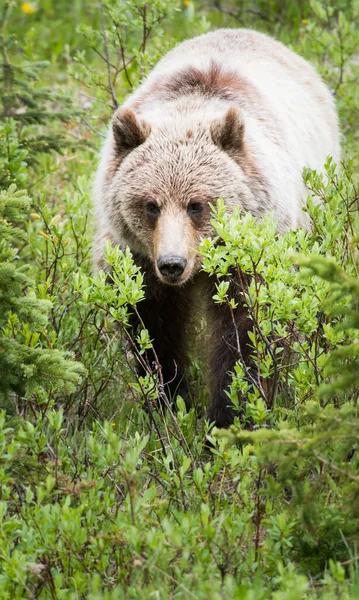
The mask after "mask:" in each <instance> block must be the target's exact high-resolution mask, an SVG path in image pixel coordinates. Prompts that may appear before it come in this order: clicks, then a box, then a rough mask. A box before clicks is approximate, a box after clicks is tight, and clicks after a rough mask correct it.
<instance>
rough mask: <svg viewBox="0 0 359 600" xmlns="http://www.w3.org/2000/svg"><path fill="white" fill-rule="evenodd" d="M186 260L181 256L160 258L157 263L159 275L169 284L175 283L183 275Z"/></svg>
mask: <svg viewBox="0 0 359 600" xmlns="http://www.w3.org/2000/svg"><path fill="white" fill-rule="evenodd" d="M186 265H187V260H186V259H185V258H182V256H162V257H161V258H159V259H158V261H157V267H158V270H159V272H160V273H161V275H163V277H165V278H166V279H167V280H168V282H169V283H175V282H176V281H178V279H179V278H180V277H181V275H183V272H184V270H185V268H186Z"/></svg>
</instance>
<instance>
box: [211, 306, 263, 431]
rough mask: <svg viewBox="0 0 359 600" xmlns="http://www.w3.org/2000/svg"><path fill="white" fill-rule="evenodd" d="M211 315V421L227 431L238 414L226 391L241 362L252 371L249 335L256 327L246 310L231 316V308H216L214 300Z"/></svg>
mask: <svg viewBox="0 0 359 600" xmlns="http://www.w3.org/2000/svg"><path fill="white" fill-rule="evenodd" d="M209 311H210V321H211V324H212V334H211V337H212V340H211V356H210V375H211V400H210V406H209V409H208V419H209V421H210V422H214V423H215V425H216V426H217V427H228V426H229V425H231V424H232V423H233V419H234V416H235V413H234V410H233V407H232V406H231V403H230V400H229V398H228V396H227V394H226V393H225V390H227V389H228V386H229V385H230V383H231V379H232V374H233V369H234V365H235V363H236V362H237V360H238V359H239V358H241V360H243V361H244V363H245V364H246V365H247V368H250V366H249V354H250V349H249V337H248V332H249V331H251V330H252V329H253V324H252V322H251V320H250V319H249V317H248V311H247V309H246V308H244V307H238V308H237V309H235V310H234V311H233V315H232V313H231V311H230V309H229V308H228V306H226V305H224V304H214V302H213V300H211V304H210V308H209ZM234 322H235V323H234ZM236 330H237V331H236ZM238 344H239V348H238Z"/></svg>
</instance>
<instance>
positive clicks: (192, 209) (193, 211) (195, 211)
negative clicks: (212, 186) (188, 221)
mask: <svg viewBox="0 0 359 600" xmlns="http://www.w3.org/2000/svg"><path fill="white" fill-rule="evenodd" d="M202 211H203V204H202V203H201V202H191V204H189V205H188V206H187V212H188V214H189V216H190V217H199V215H200V214H201V213H202Z"/></svg>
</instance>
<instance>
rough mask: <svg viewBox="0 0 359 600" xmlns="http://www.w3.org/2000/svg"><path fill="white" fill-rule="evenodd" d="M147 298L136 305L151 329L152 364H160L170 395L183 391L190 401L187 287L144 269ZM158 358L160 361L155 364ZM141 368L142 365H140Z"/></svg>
mask: <svg viewBox="0 0 359 600" xmlns="http://www.w3.org/2000/svg"><path fill="white" fill-rule="evenodd" d="M145 296H146V297H145V300H143V301H142V302H140V303H139V304H138V305H137V311H138V313H139V316H140V318H141V320H142V322H143V324H144V326H145V327H146V329H147V330H148V332H149V336H150V339H151V340H152V344H153V347H154V350H155V353H156V355H154V353H153V352H151V351H149V352H148V354H147V357H148V361H149V363H150V366H151V367H152V368H158V367H159V368H161V373H162V379H163V383H164V388H165V392H166V394H167V395H168V397H169V398H170V399H174V398H175V396H176V395H177V394H180V395H181V396H182V397H183V398H184V400H185V402H186V404H187V405H188V404H189V394H188V387H187V382H186V377H185V370H186V366H187V345H186V334H187V323H188V319H189V314H190V299H189V297H188V292H187V291H186V289H183V288H179V287H174V286H173V287H172V286H168V285H165V284H162V283H161V282H159V281H158V279H157V278H156V276H155V275H154V274H153V275H152V274H151V272H149V269H148V270H147V272H146V273H145ZM156 359H158V363H159V365H154V363H155V361H156ZM140 370H141V369H140Z"/></svg>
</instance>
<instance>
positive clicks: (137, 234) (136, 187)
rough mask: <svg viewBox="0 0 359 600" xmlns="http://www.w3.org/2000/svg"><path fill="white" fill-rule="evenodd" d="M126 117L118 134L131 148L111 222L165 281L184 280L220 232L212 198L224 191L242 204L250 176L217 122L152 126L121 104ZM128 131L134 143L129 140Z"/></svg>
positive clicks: (119, 175) (116, 187)
mask: <svg viewBox="0 0 359 600" xmlns="http://www.w3.org/2000/svg"><path fill="white" fill-rule="evenodd" d="M120 119H121V125H119V118H117V122H116V120H114V137H115V140H117V144H118V151H119V152H124V154H125V156H124V158H123V160H122V162H121V163H120V166H119V168H118V170H117V172H116V174H115V176H114V178H113V182H112V186H111V187H112V190H113V193H112V198H111V207H112V211H111V212H112V214H111V222H112V226H113V228H114V230H115V232H116V234H117V235H118V237H119V238H120V239H122V240H124V241H126V243H127V244H128V245H129V246H130V248H132V250H134V251H136V252H139V253H140V254H142V255H145V256H147V257H148V258H150V260H151V262H152V263H153V265H154V268H155V271H156V274H157V276H158V278H159V279H160V280H161V281H162V282H163V283H166V284H169V285H183V284H184V283H185V282H186V281H188V280H189V279H190V278H192V277H193V275H194V274H195V273H197V272H198V271H199V269H200V266H201V257H200V256H199V254H198V252H197V248H198V245H199V242H200V240H201V238H204V237H209V236H211V235H212V233H213V229H212V226H211V222H210V221H211V208H210V203H211V204H215V203H216V200H217V198H220V197H222V198H223V199H224V200H225V201H226V202H227V204H228V205H229V206H233V205H234V204H238V203H239V201H240V199H239V196H240V195H241V190H242V195H243V196H244V197H245V196H246V194H248V190H247V186H246V183H245V177H244V175H243V173H242V171H241V169H240V167H239V165H238V164H237V163H236V162H235V161H234V160H233V159H232V158H231V157H230V156H229V154H228V153H227V152H226V151H224V150H223V143H220V139H216V135H217V136H218V137H219V133H218V131H216V126H217V128H219V127H220V125H219V124H218V123H217V122H216V123H214V124H212V126H211V128H209V127H208V129H207V130H206V128H204V127H202V128H201V127H199V128H198V130H196V131H193V130H190V129H186V130H182V132H179V131H175V130H173V129H172V130H171V131H168V130H166V129H161V128H157V129H156V130H155V131H152V132H151V133H150V132H149V128H148V126H147V125H146V124H144V123H143V122H142V123H141V122H139V121H138V120H137V119H136V117H135V116H134V113H132V111H129V110H125V111H124V110H123V109H122V113H121V116H120ZM227 125H228V123H227ZM116 126H117V131H116ZM119 127H121V131H119V130H118V129H119ZM126 127H127V132H126V131H124V130H126ZM222 128H223V123H222ZM136 129H137V131H136ZM222 133H223V131H222ZM237 134H238V132H237ZM227 136H228V132H227ZM125 138H126V139H127V140H129V141H130V143H131V144H132V145H135V147H133V148H130V147H128V146H127V148H126V146H125V145H124V139H125ZM226 141H228V140H226ZM237 142H238V140H237Z"/></svg>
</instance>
